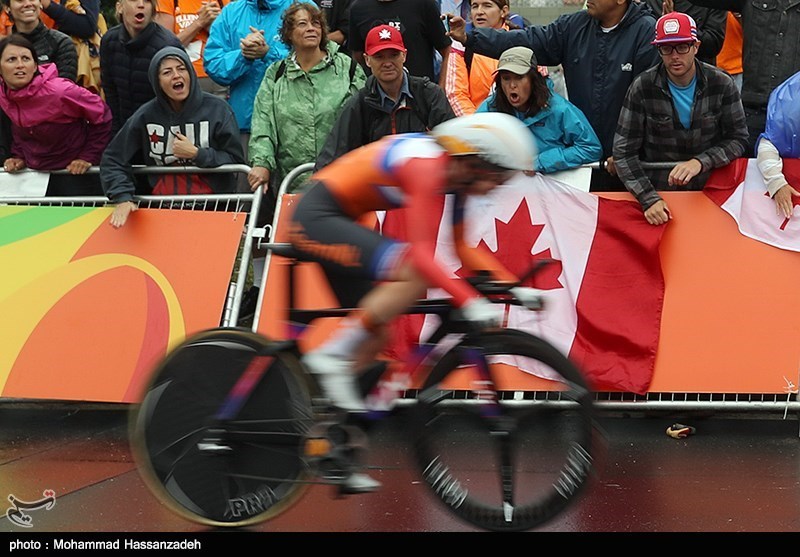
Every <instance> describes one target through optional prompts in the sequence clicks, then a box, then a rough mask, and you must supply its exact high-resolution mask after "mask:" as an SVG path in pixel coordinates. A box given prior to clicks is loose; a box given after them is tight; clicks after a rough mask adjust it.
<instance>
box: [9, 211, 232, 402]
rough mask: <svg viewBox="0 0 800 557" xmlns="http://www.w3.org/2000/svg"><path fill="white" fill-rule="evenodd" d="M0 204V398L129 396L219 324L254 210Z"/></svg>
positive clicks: (112, 399) (122, 399)
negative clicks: (159, 365) (179, 349)
mask: <svg viewBox="0 0 800 557" xmlns="http://www.w3.org/2000/svg"><path fill="white" fill-rule="evenodd" d="M111 212H112V208H110V207H100V208H93V207H40V206H0V269H2V270H3V271H2V273H0V347H2V348H1V349H0V395H1V396H3V397H10V398H37V399H62V400H90V401H102V402H131V401H134V399H135V396H136V395H137V394H138V392H139V391H140V390H141V383H142V381H143V380H144V379H146V377H147V374H148V373H149V371H150V370H151V368H152V366H153V364H154V363H155V362H156V361H157V360H158V359H159V358H160V357H162V356H163V355H164V354H165V353H166V351H167V348H168V347H169V346H170V345H172V344H173V343H176V342H179V341H181V340H183V338H184V337H185V336H186V335H187V334H190V333H193V332H195V331H198V330H201V329H206V328H210V327H216V326H218V325H219V323H220V319H221V317H222V311H223V307H224V303H225V298H226V296H227V292H228V285H229V283H230V279H231V273H232V271H233V266H234V262H235V260H236V256H237V250H238V246H239V243H240V241H241V237H242V231H243V229H244V224H245V222H246V215H244V214H238V213H225V212H205V211H172V210H166V209H141V210H139V211H137V212H136V213H135V214H134V215H133V216H132V217H131V219H129V221H128V223H127V224H126V225H125V226H124V227H123V228H121V229H114V228H112V227H111V226H110V225H109V224H108V219H109V217H110V215H111Z"/></svg>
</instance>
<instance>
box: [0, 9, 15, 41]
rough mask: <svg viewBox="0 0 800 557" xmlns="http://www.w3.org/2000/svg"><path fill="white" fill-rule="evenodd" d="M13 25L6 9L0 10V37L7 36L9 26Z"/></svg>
mask: <svg viewBox="0 0 800 557" xmlns="http://www.w3.org/2000/svg"><path fill="white" fill-rule="evenodd" d="M13 26H14V23H13V22H12V21H11V18H10V17H9V16H8V12H7V11H6V10H0V37H7V36H8V35H10V34H11V28H12V27H13Z"/></svg>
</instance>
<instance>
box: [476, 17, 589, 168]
mask: <svg viewBox="0 0 800 557" xmlns="http://www.w3.org/2000/svg"><path fill="white" fill-rule="evenodd" d="M473 5H474V3H473ZM551 87H552V83H550V80H549V79H548V78H546V77H544V76H543V75H542V74H540V73H539V70H538V69H537V64H536V56H535V55H534V54H533V51H532V50H531V49H529V48H527V47H524V46H515V47H512V48H509V49H508V50H506V51H505V52H504V53H503V54H501V55H500V62H499V64H498V65H497V76H496V78H495V90H494V93H493V94H492V95H491V96H490V97H489V98H488V99H486V101H484V102H483V104H481V106H480V107H478V112H505V113H506V114H509V115H511V116H514V117H516V118H519V119H520V120H522V122H523V123H524V124H525V125H526V126H527V127H528V129H529V130H530V131H531V133H532V134H533V137H534V138H535V139H536V147H537V156H536V157H535V158H534V160H533V169H534V170H535V171H536V172H541V173H543V174H547V173H549V172H556V171H558V170H566V169H568V168H575V167H578V166H581V165H583V164H587V163H591V162H594V161H596V160H598V159H599V158H600V155H601V153H602V148H601V147H600V140H599V139H598V138H597V134H595V133H594V130H593V129H592V126H591V125H590V124H589V121H588V120H587V119H586V116H584V115H583V112H581V111H580V110H579V109H578V108H577V107H575V106H574V105H573V104H572V103H570V102H569V101H568V100H566V99H565V98H564V97H562V96H560V95H559V94H557V93H555V92H553V91H552V89H551Z"/></svg>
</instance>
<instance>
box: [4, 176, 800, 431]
mask: <svg viewBox="0 0 800 557" xmlns="http://www.w3.org/2000/svg"><path fill="white" fill-rule="evenodd" d="M668 164H669V165H671V164H672V163H668ZM313 166H314V165H313V163H306V164H304V165H300V166H298V167H297V168H295V169H294V170H293V171H292V172H290V173H289V175H287V176H286V178H285V179H284V180H283V181H282V182H281V184H280V187H279V191H278V193H277V199H278V203H277V207H276V213H275V218H274V220H273V222H272V223H270V224H268V225H266V226H264V227H263V228H261V227H258V226H257V219H256V216H257V214H258V211H259V208H260V203H261V199H262V196H261V195H260V194H258V193H242V194H217V195H200V196H137V197H136V201H137V203H138V204H139V206H140V207H145V208H169V209H175V210H215V211H225V212H232V213H235V214H240V213H245V215H246V216H245V218H247V219H248V220H247V223H246V226H245V228H244V232H243V236H242V240H241V244H240V247H239V250H240V254H239V256H238V257H237V261H236V264H235V266H234V270H233V274H232V280H231V282H230V284H229V290H228V293H227V295H226V302H225V310H224V314H223V316H222V319H221V325H222V326H236V324H237V322H238V316H239V305H240V303H241V299H242V297H243V293H244V289H245V286H246V283H247V281H248V271H249V267H250V263H251V258H252V250H253V248H254V247H258V243H259V242H261V241H262V240H265V239H266V240H269V241H273V240H274V239H275V238H274V237H275V233H276V225H277V222H278V220H279V219H280V218H281V211H282V208H283V205H284V203H283V201H284V197H285V196H286V195H287V192H288V190H289V188H290V186H291V184H292V183H293V182H294V181H295V180H296V179H297V178H298V177H300V176H301V175H303V174H304V173H306V172H308V171H310V170H312V169H313ZM588 166H590V167H593V168H598V165H597V164H595V165H588ZM249 170H250V168H249V167H248V166H246V165H227V166H225V167H220V168H218V169H201V168H195V167H159V168H146V167H136V168H134V173H137V174H140V173H143V174H147V173H203V172H249ZM96 171H97V169H96V168H93V169H91V170H90V172H96ZM108 203H109V201H108V199H107V198H105V197H70V198H66V197H65V198H53V197H50V198H48V197H37V198H31V197H23V198H0V204H35V205H59V206H102V205H107V204H108ZM269 263H270V262H269V260H268V261H267V264H266V265H265V268H264V274H263V276H262V284H267V283H266V280H267V275H268V273H269V268H270V265H269ZM264 290H265V288H262V289H261V293H260V298H259V301H258V302H259V303H258V305H257V308H256V314H255V316H254V319H253V325H252V327H253V330H257V328H258V324H259V321H260V320H261V318H262V316H261V311H262V309H263V308H262V305H264V299H263V294H264ZM711 391H712V392H660V391H659V392H649V393H646V394H644V395H636V394H631V393H623V392H620V393H598V394H597V395H596V396H597V400H598V403H599V404H600V405H601V406H603V407H604V408H608V409H611V410H619V411H625V412H628V411H656V410H665V411H666V410H669V411H675V410H711V411H766V410H770V411H773V412H781V413H782V414H783V415H784V416H785V415H786V414H787V413H788V412H789V411H797V410H798V409H800V403H799V402H798V401H797V395H796V393H795V392H794V391H792V392H783V393H780V392H774V393H771V392H770V393H757V392H738V393H730V392H722V393H720V392H713V385H712V389H711ZM505 396H507V397H508V398H509V400H512V401H517V400H519V401H520V402H525V401H529V400H538V398H540V397H546V396H548V395H547V393H542V392H538V391H522V390H514V391H509V392H507V393H505Z"/></svg>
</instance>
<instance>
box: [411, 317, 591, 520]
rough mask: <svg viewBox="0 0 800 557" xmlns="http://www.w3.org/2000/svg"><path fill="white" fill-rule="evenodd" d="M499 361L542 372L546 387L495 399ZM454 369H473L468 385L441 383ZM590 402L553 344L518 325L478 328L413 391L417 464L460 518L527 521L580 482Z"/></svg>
mask: <svg viewBox="0 0 800 557" xmlns="http://www.w3.org/2000/svg"><path fill="white" fill-rule="evenodd" d="M503 366H511V367H512V369H513V368H517V369H520V370H526V371H531V372H534V373H536V374H537V375H546V376H547V377H548V379H549V380H550V382H548V388H549V389H551V390H548V391H547V392H546V393H544V394H542V395H541V396H539V397H536V398H533V399H530V400H518V401H515V400H511V401H503V400H498V393H497V392H496V390H495V387H494V383H493V378H494V377H495V376H496V374H497V373H498V372H499V369H500V368H501V367H503ZM479 368H483V372H480V369H479ZM454 373H459V374H460V379H459V384H462V383H463V382H464V377H473V378H474V379H473V380H472V381H470V383H471V385H472V386H471V388H468V389H463V390H462V389H458V388H455V389H454V388H452V386H450V387H448V386H447V384H446V383H447V381H448V380H452V375H453V374H454ZM465 374H467V375H465ZM468 381H469V380H468ZM592 404H593V402H592V395H591V392H590V390H589V389H588V387H587V385H586V382H585V381H584V378H583V376H582V374H581V372H580V371H579V370H578V368H577V367H576V366H575V365H574V364H573V363H572V362H571V361H570V360H569V359H568V358H566V357H565V356H564V355H563V354H561V353H560V352H559V351H558V350H557V349H556V348H554V347H553V346H551V345H550V344H548V343H547V342H545V341H544V340H542V339H540V338H538V337H535V336H532V335H529V334H527V333H523V332H520V331H514V330H503V331H496V332H485V333H483V334H481V335H480V336H479V337H477V338H476V339H470V341H469V346H468V347H467V346H466V345H463V344H462V345H458V346H456V347H454V348H453V349H451V350H450V351H449V352H447V353H446V354H445V355H444V356H443V357H442V358H441V360H439V361H438V362H437V364H436V365H435V366H434V367H433V369H432V370H431V373H430V375H429V377H428V379H427V380H426V382H425V384H424V386H423V388H422V390H421V391H420V393H419V395H418V402H417V405H416V408H415V410H414V415H415V418H416V419H415V424H416V425H417V427H418V428H419V430H418V435H417V436H416V438H417V442H416V444H415V452H416V459H417V464H418V466H419V468H420V470H421V473H422V476H423V478H424V479H425V482H426V483H427V485H428V486H429V487H430V489H431V490H432V491H433V493H434V494H435V496H436V497H437V499H439V500H440V501H441V502H442V503H444V504H445V505H446V507H447V508H448V509H449V510H450V511H451V512H453V513H454V514H455V515H457V516H458V517H460V518H461V519H463V520H464V521H466V522H468V523H470V524H473V525H475V526H478V527H479V528H483V529H487V530H495V531H522V530H529V529H531V528H534V527H537V526H539V525H541V524H543V523H545V522H546V521H548V520H550V519H551V518H553V517H554V516H556V515H557V514H559V513H560V512H561V511H563V510H564V509H565V508H566V507H567V506H568V505H569V504H570V503H571V502H573V501H574V500H575V498H576V496H577V495H578V493H579V492H580V491H581V490H582V489H583V487H584V485H585V484H586V482H587V480H588V477H589V474H590V470H591V449H592V446H591V442H592V436H593V431H594V419H593V415H592V414H593V412H592Z"/></svg>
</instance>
